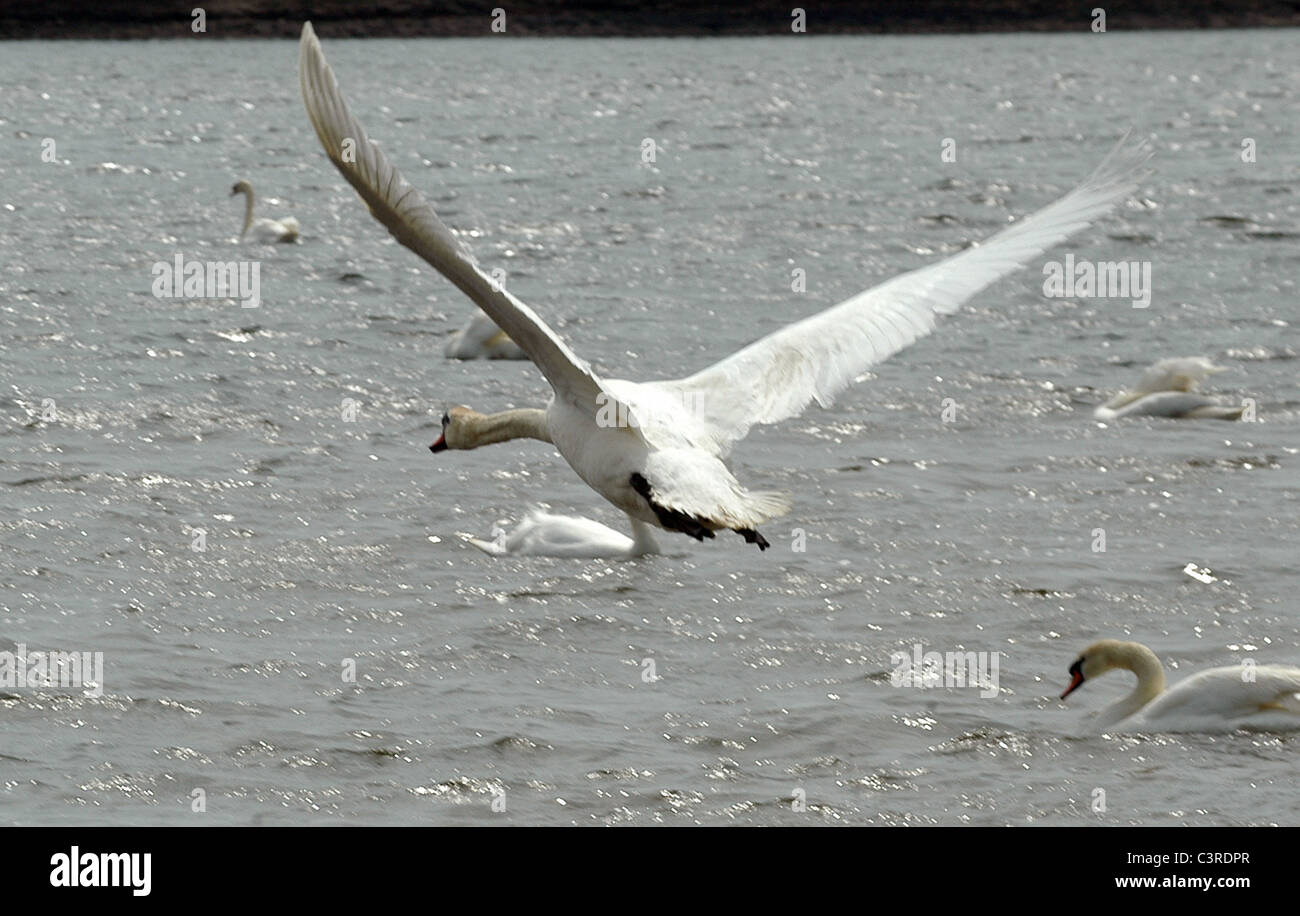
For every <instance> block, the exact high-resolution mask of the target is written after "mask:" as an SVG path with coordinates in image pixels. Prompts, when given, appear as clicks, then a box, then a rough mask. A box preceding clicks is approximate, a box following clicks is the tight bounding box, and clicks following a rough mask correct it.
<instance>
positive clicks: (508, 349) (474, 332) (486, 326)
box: [443, 309, 528, 359]
mask: <svg viewBox="0 0 1300 916" xmlns="http://www.w3.org/2000/svg"><path fill="white" fill-rule="evenodd" d="M443 352H444V353H446V355H447V357H448V358H449V359H528V354H527V353H525V352H524V351H523V350H521V349H519V345H518V344H517V343H515V342H514V341H513V340H511V339H510V336H509V335H508V334H506V332H505V331H503V330H501V329H500V328H499V327H497V326H496V322H494V321H493V320H492V319H491V318H489V317H488V316H487V314H486V313H485V312H482V311H480V310H478V309H475V310H474V317H472V318H470V320H469V324H467V325H465V327H463V328H461V329H460V330H459V331H457V332H456V333H455V334H453V335H452V336H451V340H449V341H447V349H446V350H445V351H443Z"/></svg>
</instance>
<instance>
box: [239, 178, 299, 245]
mask: <svg viewBox="0 0 1300 916" xmlns="http://www.w3.org/2000/svg"><path fill="white" fill-rule="evenodd" d="M236 194H243V195H244V228H243V229H241V230H239V237H240V238H241V239H242V238H243V237H244V236H246V235H247V234H248V230H250V229H251V230H253V239H254V241H258V242H268V243H269V242H295V241H297V240H298V221H297V220H296V219H294V218H293V217H292V216H286V217H285V218H284V219H278V220H277V219H266V218H265V217H263V218H262V219H259V220H256V221H255V220H254V219H253V201H254V199H255V195H254V194H253V186H252V185H251V184H249V183H248V182H247V181H237V182H235V186H234V187H233V188H231V189H230V196H231V197H234V196H235V195H236Z"/></svg>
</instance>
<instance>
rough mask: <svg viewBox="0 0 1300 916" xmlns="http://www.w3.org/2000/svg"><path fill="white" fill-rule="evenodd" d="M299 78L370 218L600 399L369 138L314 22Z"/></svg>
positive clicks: (575, 392)
mask: <svg viewBox="0 0 1300 916" xmlns="http://www.w3.org/2000/svg"><path fill="white" fill-rule="evenodd" d="M298 75H299V80H300V82H301V84H302V98H303V103H304V105H306V107H307V116H308V118H310V119H311V123H312V127H313V128H315V130H316V136H317V137H318V138H319V139H320V142H321V146H323V147H324V148H325V154H326V155H327V156H328V157H329V160H330V162H332V163H334V167H335V168H337V169H338V170H339V172H340V173H342V175H343V177H344V178H346V179H347V180H348V183H349V184H351V185H352V187H354V188H356V191H357V193H358V194H360V195H361V199H362V200H364V201H365V202H366V205H367V206H368V207H369V208H370V213H371V215H372V216H374V217H375V219H377V220H379V222H381V223H383V224H384V225H385V226H386V227H388V231H389V232H391V233H392V235H393V238H395V239H397V241H399V242H401V243H402V244H403V245H405V246H406V247H407V248H409V249H411V250H412V251H414V252H415V253H416V254H418V255H419V256H420V257H422V258H423V259H424V260H426V261H427V262H429V264H431V265H432V266H433V267H434V268H435V269H436V270H437V271H438V273H440V274H442V275H443V276H444V277H446V278H447V279H448V280H450V281H451V282H452V283H454V284H455V285H456V286H457V287H458V288H459V289H460V290H461V292H463V293H464V294H465V295H467V296H469V297H470V299H472V300H473V301H474V302H475V303H477V304H478V305H479V307H480V308H482V309H483V311H484V312H486V313H487V314H488V316H489V317H491V318H492V320H493V321H495V322H496V323H497V325H498V326H499V327H500V328H501V330H503V331H505V332H506V333H507V334H508V335H510V337H511V339H512V340H514V342H515V343H517V344H518V345H519V347H520V348H521V349H522V350H523V351H524V352H525V353H527V354H528V357H529V359H531V360H532V361H533V362H534V363H535V364H536V366H537V368H538V369H540V370H541V372H542V374H543V375H545V376H546V379H547V381H549V382H550V383H551V387H552V388H554V389H555V393H556V396H557V397H564V398H568V399H571V400H573V401H575V402H579V403H584V404H592V403H594V402H595V400H596V398H597V396H598V395H599V394H600V392H601V387H600V382H599V380H598V379H597V378H596V376H595V375H594V374H593V373H592V372H591V370H590V368H589V367H588V366H587V364H586V363H585V362H584V361H583V360H580V359H579V358H578V357H577V356H576V355H575V354H574V353H573V351H572V350H570V349H569V347H568V346H567V345H566V344H565V343H564V341H562V340H560V338H559V337H557V336H556V335H555V333H554V332H553V331H551V329H550V328H549V327H547V326H546V323H545V322H543V321H542V319H541V318H539V317H538V316H537V314H536V313H535V312H533V310H532V309H530V308H529V307H528V306H527V305H525V304H524V303H523V302H521V301H520V300H519V299H518V298H516V297H515V296H514V295H513V294H511V293H510V292H509V291H508V290H505V289H503V288H501V287H499V286H497V285H495V284H494V283H493V281H492V280H491V279H489V278H488V276H487V275H486V274H485V273H484V272H483V270H482V269H481V268H480V267H479V266H478V264H477V263H476V262H475V260H474V258H473V256H472V255H471V254H470V253H469V251H468V250H466V248H465V247H464V246H463V245H462V244H461V243H460V241H459V240H458V239H457V238H456V237H455V236H454V235H453V234H452V233H451V230H450V229H448V228H447V227H446V226H445V225H443V222H442V220H440V219H438V215H437V213H435V212H434V210H433V207H431V206H430V205H429V204H428V202H426V201H425V199H424V197H423V196H422V195H421V194H420V192H419V191H417V190H416V189H415V188H414V187H413V186H412V185H410V184H409V183H408V182H407V181H406V179H405V178H403V177H402V175H401V173H399V172H398V171H397V169H396V168H394V167H393V165H392V163H390V162H389V161H388V157H387V156H385V155H384V154H383V151H381V150H380V149H379V147H377V146H376V145H375V144H374V143H372V142H371V141H370V139H369V137H367V136H366V131H365V128H363V127H362V126H361V124H360V122H359V121H357V119H356V118H354V117H353V116H352V112H351V111H350V110H349V109H348V104H347V102H346V100H344V98H343V93H342V92H341V91H340V90H339V84H338V81H337V80H336V79H335V78H334V71H333V70H331V69H330V65H329V63H328V62H327V61H326V60H325V53H324V52H323V51H322V50H321V46H320V42H319V41H317V39H316V34H315V32H314V31H313V30H312V27H311V23H306V24H305V25H304V26H303V29H302V41H301V43H300V46H299V55H298Z"/></svg>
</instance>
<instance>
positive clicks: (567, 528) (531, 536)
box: [466, 509, 659, 559]
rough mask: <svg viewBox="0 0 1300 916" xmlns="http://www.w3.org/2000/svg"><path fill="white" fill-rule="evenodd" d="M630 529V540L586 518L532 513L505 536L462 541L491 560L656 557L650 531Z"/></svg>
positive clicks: (498, 531)
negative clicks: (632, 534)
mask: <svg viewBox="0 0 1300 916" xmlns="http://www.w3.org/2000/svg"><path fill="white" fill-rule="evenodd" d="M634 527H636V528H637V531H636V534H637V537H636V538H630V537H628V536H627V535H626V534H620V533H619V532H617V531H615V530H614V529H612V528H608V527H606V526H605V525H602V524H601V523H600V522H595V521H592V520H591V519H588V518H576V517H574V516H570V515H552V514H550V513H548V512H543V511H541V510H540V509H534V510H533V511H531V512H529V513H528V515H526V516H525V517H524V519H523V520H522V521H521V522H520V523H519V524H518V525H517V526H516V527H515V529H514V531H511V532H510V533H509V534H507V533H506V532H505V530H503V529H501V528H497V529H496V530H495V531H493V533H492V535H493V539H492V540H491V541H484V540H480V539H479V538H473V537H471V538H466V540H467V541H469V543H471V544H473V545H474V546H475V547H477V548H478V549H479V550H481V551H483V552H484V553H487V554H490V555H492V556H494V557H507V556H509V557H585V558H590V559H622V558H631V557H639V556H645V555H647V554H655V553H658V552H659V545H658V544H656V543H655V540H654V535H653V534H652V532H651V529H650V527H649V526H647V525H640V526H634Z"/></svg>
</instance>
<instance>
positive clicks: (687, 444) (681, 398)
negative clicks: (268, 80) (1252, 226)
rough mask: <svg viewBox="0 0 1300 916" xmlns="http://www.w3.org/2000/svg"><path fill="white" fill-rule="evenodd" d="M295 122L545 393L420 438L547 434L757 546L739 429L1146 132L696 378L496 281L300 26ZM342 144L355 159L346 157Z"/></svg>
mask: <svg viewBox="0 0 1300 916" xmlns="http://www.w3.org/2000/svg"><path fill="white" fill-rule="evenodd" d="M298 69H299V77H300V80H301V83H302V95H303V101H304V103H305V105H306V107H307V114H308V117H309V118H310V119H311V123H312V126H313V127H314V128H315V130H316V135H317V137H318V138H319V139H320V142H321V145H322V146H323V147H324V149H325V153H326V155H328V156H329V159H330V161H331V162H333V163H334V165H335V167H336V168H338V170H339V171H340V172H341V173H342V174H343V176H344V177H345V178H346V179H347V180H348V182H349V183H350V184H351V185H352V186H353V187H354V188H355V189H356V190H357V193H358V194H360V195H361V198H362V200H364V201H365V202H366V204H367V206H368V207H369V208H370V213H371V215H372V216H374V217H375V218H376V219H377V220H379V221H380V222H381V223H383V224H384V225H385V226H387V227H388V230H389V232H391V233H392V234H393V237H394V238H396V239H397V240H398V241H399V242H401V243H402V244H403V245H405V246H406V247H408V248H410V249H411V250H412V251H414V252H415V253H416V254H418V255H419V256H420V257H422V258H424V260H426V261H427V262H429V264H431V265H432V266H433V267H434V268H435V269H436V270H437V271H438V272H439V273H441V274H442V275H443V276H445V277H446V278H447V279H448V280H450V281H451V282H452V283H454V284H455V285H456V286H457V287H458V288H459V289H460V290H461V292H463V293H465V295H467V296H469V298H470V299H472V300H473V301H474V302H476V303H477V304H478V305H479V307H480V308H482V309H483V311H484V312H486V313H487V314H488V315H489V316H490V317H491V318H492V320H493V321H495V322H496V324H497V325H498V326H499V327H500V328H501V329H502V330H503V331H505V332H506V333H507V334H509V335H510V338H511V339H512V340H514V341H515V343H517V344H519V346H520V347H521V348H522V349H523V351H524V352H525V353H527V354H528V356H529V358H530V359H532V361H533V362H534V363H535V364H536V365H537V368H538V369H539V370H540V371H541V373H542V374H543V375H544V376H545V377H546V380H547V381H548V382H549V383H550V385H551V388H552V389H553V391H554V396H553V397H552V399H551V401H550V403H549V404H548V406H547V407H546V408H545V409H531V410H513V411H507V412H506V413H505V414H492V415H483V414H479V413H475V412H474V411H472V410H469V409H468V408H460V409H458V410H455V411H449V412H448V413H447V414H445V415H444V416H443V424H442V426H443V434H442V436H441V437H440V438H439V439H438V441H436V442H435V443H433V445H431V446H430V448H431V449H432V450H433V451H434V452H440V451H442V450H443V449H470V448H478V447H480V446H483V445H487V444H489V443H492V442H501V441H504V440H507V439H517V438H521V437H527V438H532V439H539V440H541V441H543V442H550V443H553V444H554V446H555V447H556V449H557V450H558V451H559V452H560V454H561V455H562V456H563V457H564V459H565V460H566V461H567V462H568V463H569V465H570V466H571V467H572V468H573V469H574V471H576V472H577V474H578V476H579V477H581V478H582V479H583V480H584V481H585V482H586V483H587V484H588V485H589V486H590V487H591V488H592V489H594V490H595V491H596V492H598V493H599V494H600V495H601V496H603V497H605V499H607V500H609V502H611V503H612V504H613V505H615V506H616V507H618V508H619V509H621V510H622V511H623V512H625V513H627V515H628V517H629V518H630V519H632V521H633V523H634V526H635V523H637V522H642V523H645V524H649V525H653V526H657V527H660V528H664V529H667V530H670V531H679V532H683V533H685V534H688V535H690V536H691V537H693V538H696V539H697V540H703V539H704V538H711V537H713V534H714V532H715V531H719V530H723V529H729V530H732V531H735V532H737V533H739V534H741V535H742V536H743V537H744V538H745V540H746V541H747V542H749V543H751V544H757V545H758V547H759V548H760V549H765V548H767V547H768V546H769V545H768V542H767V540H766V539H765V538H764V537H763V536H762V535H761V534H759V533H758V530H757V528H758V525H760V524H761V523H763V522H764V521H766V520H768V519H771V518H774V517H776V516H779V515H781V514H783V513H785V512H787V511H788V510H789V508H790V505H791V503H790V498H789V497H788V496H787V495H786V494H784V493H777V492H770V491H754V490H747V489H746V488H745V487H743V486H742V485H741V484H740V482H739V481H737V480H736V478H735V477H733V476H732V474H731V472H730V471H729V470H728V469H727V466H726V465H725V464H724V463H723V459H724V458H725V457H726V456H727V454H728V453H729V452H730V451H731V448H732V446H733V445H735V443H737V442H738V441H740V440H741V439H743V438H744V437H745V435H746V434H747V433H748V432H749V430H750V428H751V427H753V426H755V425H758V424H765V423H775V422H777V421H779V420H784V419H786V418H788V417H793V416H796V415H798V414H799V413H801V412H802V411H803V410H804V409H805V408H806V407H807V406H808V405H809V404H810V403H812V402H813V401H816V402H817V403H818V404H820V405H822V406H826V405H828V404H829V403H830V402H831V399H832V398H833V397H834V396H835V395H836V394H837V393H839V392H840V391H842V390H843V389H844V388H846V387H848V386H849V385H850V384H851V383H852V382H853V381H854V379H856V378H857V377H858V376H859V375H861V374H862V373H863V372H865V371H866V370H867V369H868V368H870V367H871V366H873V365H875V364H877V363H879V362H881V361H882V360H884V359H886V358H887V357H889V356H890V355H892V354H894V353H897V352H898V351H899V350H901V349H903V348H904V347H906V346H908V345H909V344H911V343H912V342H914V341H915V340H917V339H919V338H921V337H923V336H925V335H926V334H928V333H930V331H931V330H933V328H934V325H935V321H936V319H937V318H938V316H939V315H941V314H947V313H950V312H953V311H955V310H956V309H957V308H958V306H960V305H961V304H962V303H963V302H965V301H966V300H967V299H969V298H970V297H971V296H973V295H975V294H976V293H978V292H979V291H980V290H982V289H983V288H984V287H986V286H988V285H989V284H990V283H993V282H994V281H995V280H997V279H999V278H1000V277H1004V276H1006V275H1007V274H1009V273H1011V272H1012V271H1014V270H1017V269H1018V268H1020V267H1021V266H1023V265H1024V264H1025V263H1026V262H1028V261H1029V260H1030V259H1032V258H1034V257H1037V256H1038V255H1040V254H1041V253H1042V252H1043V251H1045V250H1046V249H1047V248H1049V247H1051V246H1052V245H1055V244H1057V243H1058V242H1061V241H1062V240H1064V239H1066V238H1068V237H1069V236H1070V235H1072V234H1074V233H1075V232H1078V231H1079V230H1081V229H1083V228H1084V227H1085V226H1087V225H1088V224H1089V223H1090V222H1091V221H1092V220H1094V219H1096V218H1098V217H1099V216H1101V215H1102V214H1104V213H1105V212H1107V211H1108V210H1109V209H1110V208H1111V207H1112V206H1114V205H1115V204H1116V203H1117V202H1118V201H1120V200H1122V199H1123V198H1124V197H1126V196H1127V195H1128V194H1129V193H1130V192H1131V191H1132V190H1133V189H1134V188H1135V186H1136V180H1137V175H1136V173H1137V170H1138V168H1139V167H1140V166H1141V165H1142V164H1143V163H1144V162H1145V161H1146V160H1147V159H1148V158H1149V156H1150V151H1149V149H1148V148H1147V146H1146V144H1145V143H1136V144H1131V143H1128V142H1127V138H1126V139H1125V140H1121V141H1120V143H1119V144H1118V145H1117V146H1116V147H1115V149H1114V150H1113V151H1112V152H1111V154H1110V155H1109V156H1107V157H1106V159H1105V160H1104V161H1103V162H1102V164H1101V165H1100V166H1099V167H1098V169H1097V170H1096V171H1095V172H1094V173H1093V174H1092V176H1091V177H1089V178H1088V179H1087V180H1086V181H1084V183H1083V184H1082V185H1080V186H1079V187H1078V188H1076V189H1075V190H1073V191H1071V192H1070V193H1069V194H1067V195H1066V196H1065V197H1063V198H1061V199H1060V200H1058V201H1057V202H1056V203H1054V204H1051V205H1050V206H1048V207H1045V208H1044V209H1042V210H1040V211H1038V212H1037V213H1035V214H1033V215H1032V216H1030V217H1028V218H1026V219H1023V220H1021V221H1019V222H1017V223H1015V224H1013V225H1011V226H1010V227H1008V228H1006V229H1004V230H1002V231H1001V232H999V233H998V234H997V235H995V236H993V237H992V238H990V239H988V240H987V241H986V242H984V243H983V244H981V245H978V246H974V247H971V248H968V249H966V250H964V251H962V252H961V253H959V254H956V255H954V256H952V257H950V258H948V259H946V260H943V261H940V262H938V263H936V264H932V265H930V266H928V267H924V268H922V269H920V270H915V271H912V272H910V273H905V274H902V275H900V276H897V277H894V278H893V279H891V280H889V281H887V282H885V283H882V284H881V285H879V286H877V287H875V288H874V289H870V290H868V291H867V292H864V293H861V294H859V295H857V296H854V297H853V298H851V299H849V300H847V301H846V302H842V303H840V304H839V305H837V306H835V307H833V308H830V309H827V310H826V311H824V312H821V313H820V314H816V315H813V316H811V317H809V318H805V319H804V320H802V321H799V322H796V323H794V324H791V325H789V326H787V327H785V328H783V329H781V330H779V331H776V332H775V333H773V334H769V335H768V336H767V337H764V338H762V339H761V340H759V341H757V342H755V343H752V344H750V345H749V346H747V347H745V348H744V349H742V350H740V351H739V352H737V353H735V354H733V355H731V356H729V357H727V358H726V359H723V360H722V361H721V362H719V363H716V364H715V365H713V366H710V367H709V368H707V369H704V370H702V371H700V372H697V373H696V374H694V375H691V376H688V377H686V378H683V379H677V380H672V381H658V382H648V383H636V382H629V381H618V380H614V379H603V378H600V377H598V376H597V375H596V374H595V373H594V372H593V371H592V369H591V367H590V366H589V365H588V364H587V363H586V362H585V361H583V360H581V359H579V358H578V357H577V356H576V355H575V354H574V352H573V351H572V350H571V349H569V347H568V345H567V344H565V343H564V341H562V340H560V338H559V337H558V336H556V334H555V333H554V332H553V331H552V330H551V329H550V328H549V327H547V325H546V324H545V322H543V321H542V319H541V318H539V317H538V316H537V314H536V313H535V312H533V310H532V309H531V308H529V307H528V306H527V305H525V304H524V303H523V302H521V301H520V300H519V299H518V298H517V297H516V296H515V295H514V294H513V293H512V292H510V291H509V290H507V289H504V288H502V287H501V286H500V285H498V284H494V283H493V282H492V281H491V280H490V279H489V278H488V276H487V274H486V273H484V271H483V270H482V269H481V268H480V267H479V266H478V264H477V263H476V262H475V261H474V258H473V256H472V255H471V254H470V253H469V252H468V251H467V250H465V249H464V248H463V247H462V246H461V244H460V242H459V241H458V240H457V239H456V237H455V236H454V235H453V234H452V233H451V231H450V230H449V229H448V228H447V227H446V226H444V225H443V223H442V221H441V220H439V219H438V216H437V214H435V213H434V211H433V208H432V207H431V206H429V204H428V203H426V202H425V200H424V198H423V197H422V196H421V195H420V193H419V192H418V191H417V190H416V189H415V188H413V187H412V186H411V185H410V184H408V183H407V182H406V180H405V179H403V178H402V176H401V175H399V174H398V172H397V170H396V169H395V168H393V166H392V164H391V163H390V162H389V161H388V158H387V156H385V155H384V153H383V151H382V150H381V149H380V148H379V147H377V146H375V145H374V144H373V143H371V142H370V140H369V139H368V138H367V137H366V133H365V130H364V129H363V128H362V127H361V124H360V123H358V122H357V120H356V119H355V118H354V117H353V116H352V114H351V112H350V111H349V110H348V106H347V102H346V101H345V100H344V99H343V96H342V93H341V92H340V90H339V86H338V82H337V81H336V80H335V78H334V73H333V71H331V69H330V67H329V64H328V63H326V61H325V56H324V53H323V52H322V51H321V47H320V44H319V42H317V40H316V36H315V34H314V32H313V31H312V28H311V24H310V23H307V24H306V25H304V26H303V32H302V42H301V45H300V54H299V60H298ZM345 141H348V143H347V146H346V148H347V149H348V150H349V151H355V155H354V156H353V155H349V156H346V157H345V156H344V155H343V154H342V153H343V150H344V149H345V146H344V142H345Z"/></svg>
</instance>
